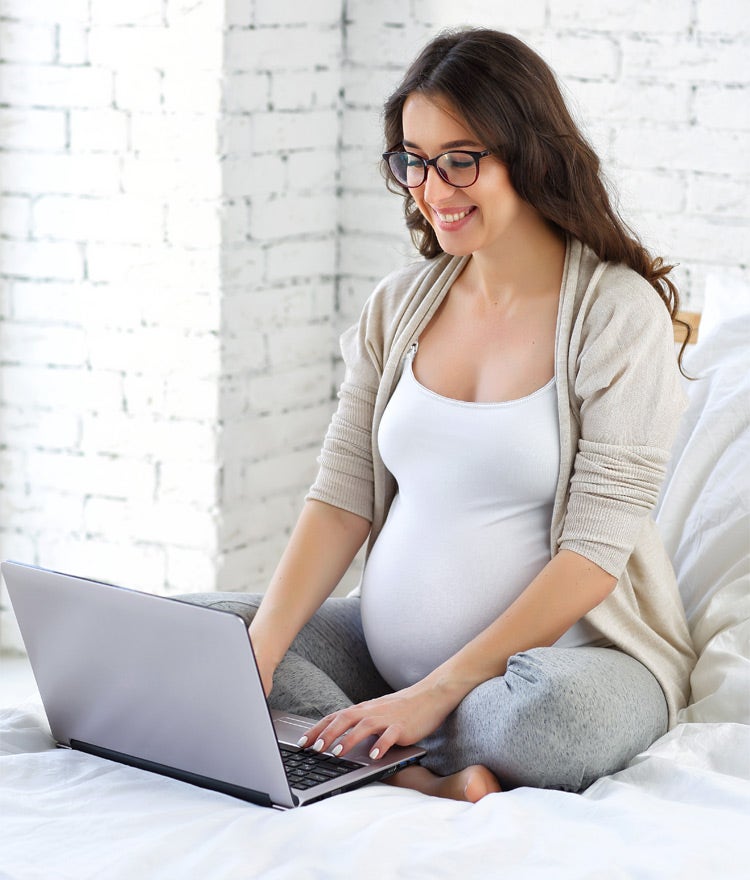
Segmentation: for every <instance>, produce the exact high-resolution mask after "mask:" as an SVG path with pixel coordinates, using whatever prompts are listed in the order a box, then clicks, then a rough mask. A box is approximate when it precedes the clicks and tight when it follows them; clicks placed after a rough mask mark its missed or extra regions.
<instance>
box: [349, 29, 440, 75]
mask: <svg viewBox="0 0 750 880" xmlns="http://www.w3.org/2000/svg"><path fill="white" fill-rule="evenodd" d="M433 35H434V28H433V27H432V25H429V24H425V23H423V22H421V21H420V22H419V24H417V25H412V26H410V27H401V26H391V25H388V24H380V26H377V25H371V24H368V23H366V22H364V21H360V20H356V21H353V22H352V23H351V24H350V25H349V26H348V27H347V29H346V57H347V61H349V62H350V63H352V64H361V65H369V66H372V67H374V68H376V69H377V68H381V67H382V68H388V67H398V68H401V69H402V70H403V69H405V67H406V65H408V64H409V63H410V62H411V61H412V60H413V59H414V58H416V56H417V54H418V53H419V51H420V50H421V49H422V47H423V46H424V44H425V43H427V41H428V40H429V39H430V38H431V37H432V36H433Z"/></svg>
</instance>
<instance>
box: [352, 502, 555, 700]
mask: <svg viewBox="0 0 750 880" xmlns="http://www.w3.org/2000/svg"><path fill="white" fill-rule="evenodd" d="M398 500H399V499H398V498H397V499H396V501H395V502H394V507H393V508H392V509H391V512H390V515H389V517H388V521H387V522H386V525H385V526H384V528H383V531H382V532H381V533H380V535H379V536H378V540H377V541H376V543H375V546H374V547H373V549H372V551H371V553H370V556H369V558H368V560H367V564H366V566H365V571H364V573H363V576H362V591H361V594H362V599H361V603H362V604H361V608H362V623H363V627H364V633H365V638H366V640H367V645H368V648H369V651H370V654H371V656H372V658H373V661H374V662H375V665H376V666H377V667H378V670H379V671H380V674H381V675H382V676H383V678H384V679H385V680H386V681H387V682H388V684H390V686H391V687H393V688H394V689H399V688H403V687H408V686H409V685H411V684H413V683H414V682H416V681H419V680H420V679H421V678H424V676H425V675H427V674H428V673H430V672H431V671H432V670H433V669H435V668H436V667H438V666H439V665H440V664H441V663H443V662H444V661H445V660H447V659H448V658H449V657H450V656H452V655H453V654H455V653H456V652H457V651H458V650H460V649H461V648H462V647H463V646H464V645H465V644H466V643H467V642H469V641H471V640H472V639H473V638H474V637H475V636H476V635H478V634H479V633H480V632H481V631H482V630H483V629H485V628H486V627H487V626H489V625H490V624H491V623H492V622H493V621H494V620H495V619H496V618H497V617H498V616H499V615H500V614H501V613H502V612H503V611H504V610H505V609H506V608H507V607H508V605H510V604H511V602H513V600H514V599H515V598H516V597H517V596H518V595H519V594H520V593H521V592H522V591H523V590H524V589H525V587H526V586H528V584H529V583H530V582H531V580H533V578H534V577H535V576H536V575H537V574H538V573H539V571H541V569H542V568H543V567H544V565H545V564H546V563H547V562H548V561H549V549H548V545H547V536H548V534H549V531H548V528H549V526H548V523H549V519H548V514H547V512H546V511H544V510H534V511H530V512H529V513H528V514H524V515H523V516H522V517H520V518H519V517H516V518H515V520H514V523H513V527H512V528H511V529H510V533H509V529H508V523H507V522H506V523H502V522H500V523H495V524H491V525H483V526H481V527H474V528H467V529H465V530H458V529H456V528H455V527H453V526H452V527H451V528H450V529H445V530H444V531H442V532H441V531H440V530H439V529H436V528H435V527H434V523H433V524H431V527H430V528H425V527H424V525H421V526H420V525H419V523H422V524H424V519H421V518H415V517H413V516H410V517H409V518H408V520H409V521H408V522H406V521H404V518H402V517H401V516H399V510H398ZM529 536H534V537H531V538H530V537H529Z"/></svg>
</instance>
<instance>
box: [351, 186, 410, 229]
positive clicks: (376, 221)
mask: <svg viewBox="0 0 750 880" xmlns="http://www.w3.org/2000/svg"><path fill="white" fill-rule="evenodd" d="M402 205H403V202H402V200H401V199H400V198H399V197H398V196H396V195H394V194H393V193H390V192H388V191H387V190H386V189H385V187H383V190H382V192H380V193H378V194H376V195H371V194H370V193H367V194H361V193H352V192H350V193H348V194H347V195H345V196H343V197H342V199H341V219H340V224H341V228H342V229H344V230H346V231H347V232H362V233H368V232H369V233H375V234H377V233H382V234H383V235H393V234H394V233H398V232H399V231H400V230H401V229H402V228H403V225H404V219H403V218H404V215H403V208H402Z"/></svg>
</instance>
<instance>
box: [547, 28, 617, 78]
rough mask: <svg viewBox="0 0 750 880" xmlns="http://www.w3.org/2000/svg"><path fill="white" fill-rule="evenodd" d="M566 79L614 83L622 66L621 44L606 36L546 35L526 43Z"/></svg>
mask: <svg viewBox="0 0 750 880" xmlns="http://www.w3.org/2000/svg"><path fill="white" fill-rule="evenodd" d="M529 44H530V45H531V48H532V49H534V51H536V52H538V53H539V54H540V55H541V56H542V57H543V58H544V60H545V61H546V62H547V63H548V64H549V65H550V67H551V68H552V69H553V70H554V72H555V73H556V74H557V76H559V77H561V78H563V79H565V78H566V77H571V78H573V79H585V80H591V79H593V80H597V79H608V80H614V79H616V78H617V77H618V76H619V72H620V65H621V49H620V40H619V39H617V38H616V37H614V36H610V35H609V34H580V35H579V34H575V33H573V34H554V35H552V34H548V33H547V32H545V33H544V34H543V35H542V36H541V37H540V38H538V39H535V40H533V42H531V41H530V43H529Z"/></svg>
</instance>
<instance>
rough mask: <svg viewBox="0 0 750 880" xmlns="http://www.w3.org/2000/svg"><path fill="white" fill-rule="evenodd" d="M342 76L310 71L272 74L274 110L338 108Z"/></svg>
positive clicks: (272, 102) (323, 71)
mask: <svg viewBox="0 0 750 880" xmlns="http://www.w3.org/2000/svg"><path fill="white" fill-rule="evenodd" d="M340 87H341V75H340V72H339V70H337V69H333V70H311V71H309V70H306V71H294V72H292V73H287V72H285V71H274V72H273V73H272V74H271V104H272V106H273V108H274V110H305V109H308V108H310V109H323V110H325V109H330V108H334V109H335V108H337V107H338V104H339V90H340Z"/></svg>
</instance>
